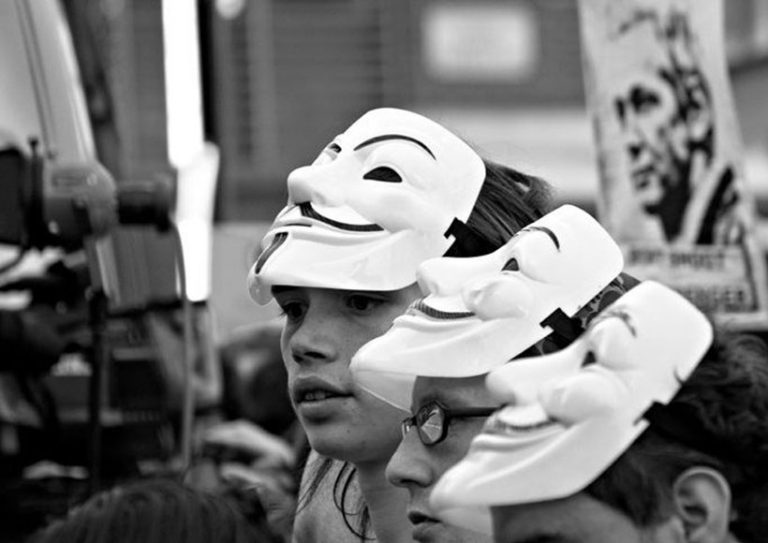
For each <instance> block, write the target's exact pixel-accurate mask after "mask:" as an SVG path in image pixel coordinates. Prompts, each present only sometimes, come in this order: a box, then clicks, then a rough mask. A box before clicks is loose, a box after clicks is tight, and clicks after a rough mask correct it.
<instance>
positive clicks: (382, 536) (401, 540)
mask: <svg viewBox="0 0 768 543" xmlns="http://www.w3.org/2000/svg"><path fill="white" fill-rule="evenodd" d="M356 467H357V477H358V481H359V483H360V491H361V492H362V493H363V497H364V498H365V503H366V504H368V511H369V513H370V515H371V525H372V526H373V531H374V532H375V533H376V539H377V541H378V542H379V543H406V542H407V543H411V542H412V541H413V538H412V536H411V523H410V522H408V517H407V504H408V492H407V491H406V490H405V489H403V488H398V487H396V486H393V485H391V484H390V483H389V482H388V481H387V479H386V477H385V476H384V470H385V468H386V467H387V463H386V462H383V463H382V462H376V463H370V464H357V465H356Z"/></svg>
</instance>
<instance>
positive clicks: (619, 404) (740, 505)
mask: <svg viewBox="0 0 768 543" xmlns="http://www.w3.org/2000/svg"><path fill="white" fill-rule="evenodd" d="M712 337H713V334H712V328H711V326H710V324H709V321H708V320H707V319H706V317H704V316H703V315H702V314H701V313H700V312H699V311H698V310H696V309H695V308H694V307H693V306H692V305H691V304H690V303H689V302H688V301H687V300H685V299H684V298H683V297H682V296H680V295H679V294H677V293H675V292H673V291H672V290H670V289H668V288H666V287H663V286H662V285H660V284H657V283H652V282H645V283H642V284H640V285H639V286H637V287H635V288H634V289H633V290H632V291H630V292H629V293H628V294H626V295H624V296H623V297H622V298H621V299H620V300H619V301H618V302H616V303H615V304H613V305H612V306H611V307H609V308H608V309H606V310H605V311H604V312H603V313H602V314H601V316H600V318H599V319H596V320H595V321H594V322H593V324H592V325H591V326H590V328H589V330H588V331H587V332H586V333H585V334H584V336H583V337H582V338H580V339H579V340H577V341H576V342H574V343H573V344H572V345H571V346H569V347H568V348H566V349H564V350H563V351H561V352H559V353H555V354H552V355H547V356H543V357H537V358H531V359H522V360H519V361H517V362H516V363H514V364H509V365H507V366H505V367H504V368H500V369H499V370H496V371H494V372H492V373H491V375H489V377H488V379H487V385H488V387H489V389H490V391H491V392H492V393H493V395H494V396H495V397H496V398H498V399H499V400H505V401H506V402H507V403H508V405H507V406H506V407H504V408H502V409H501V410H500V411H498V412H497V413H496V414H495V415H493V416H492V417H491V418H490V419H489V420H488V422H487V423H486V427H485V429H484V430H483V432H482V434H480V435H479V436H478V437H477V438H476V439H475V440H474V441H473V443H472V445H471V447H470V451H469V453H468V454H467V457H466V458H465V459H464V460H462V461H461V462H460V463H459V464H457V465H456V466H454V468H452V469H451V470H450V471H448V472H447V473H446V474H445V476H444V477H443V479H442V480H441V481H440V482H439V483H438V485H437V487H436V488H435V491H434V492H433V494H432V503H433V505H434V506H435V507H436V508H437V509H438V510H439V511H440V513H441V515H442V516H444V517H451V518H454V519H456V520H458V519H459V516H457V515H456V512H457V511H460V510H461V509H462V508H467V507H477V506H484V507H491V510H492V516H493V520H494V537H495V540H496V541H504V542H507V543H522V542H529V541H569V542H571V541H590V542H595V543H600V542H603V541H605V542H608V541H622V542H627V543H631V542H644V543H647V542H652V543H666V542H678V541H684V542H710V543H725V542H735V541H740V542H742V543H744V542H752V541H761V540H762V536H763V534H764V533H765V526H764V523H765V515H764V511H765V505H766V501H765V500H766V476H765V467H764V455H765V452H766V450H767V447H768V417H767V416H766V415H768V395H766V391H767V390H768V371H767V368H766V366H765V362H766V349H765V346H764V345H763V344H762V342H759V340H757V339H755V338H749V337H745V336H742V337H740V338H738V337H735V338H731V339H717V340H715V341H713V340H712Z"/></svg>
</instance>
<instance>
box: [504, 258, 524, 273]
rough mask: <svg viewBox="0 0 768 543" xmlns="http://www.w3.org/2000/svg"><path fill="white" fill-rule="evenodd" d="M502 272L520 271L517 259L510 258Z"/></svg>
mask: <svg viewBox="0 0 768 543" xmlns="http://www.w3.org/2000/svg"><path fill="white" fill-rule="evenodd" d="M501 270H502V271H520V264H519V263H518V262H517V259H516V258H510V259H509V260H507V263H506V264H504V267H503V268H501Z"/></svg>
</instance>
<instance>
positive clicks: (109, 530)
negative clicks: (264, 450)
mask: <svg viewBox="0 0 768 543" xmlns="http://www.w3.org/2000/svg"><path fill="white" fill-rule="evenodd" d="M246 514H248V518H246ZM171 541H179V542H184V543H209V542H214V541H215V542H216V543H277V541H278V539H277V538H276V537H275V536H274V535H272V534H271V533H270V532H269V529H268V528H267V524H266V517H265V516H264V511H263V510H261V509H259V511H257V512H254V511H248V512H246V511H242V510H240V508H239V507H237V506H236V504H235V502H234V501H233V500H230V499H229V498H225V497H224V496H222V495H218V494H211V493H206V492H203V491H198V490H195V489H192V488H190V487H187V486H185V485H183V484H182V483H180V482H177V481H173V480H170V479H147V480H140V481H134V482H131V483H127V484H125V485H120V486H116V487H114V488H113V489H111V490H107V491H104V492H101V493H99V494H96V495H94V496H92V497H91V498H89V499H88V500H87V501H86V502H85V503H83V504H81V505H79V506H77V507H75V508H73V509H72V510H71V511H70V512H69V513H68V515H67V516H66V517H64V518H63V519H60V520H57V521H54V522H53V523H52V524H51V525H49V526H48V527H47V528H45V529H44V530H42V531H41V532H40V533H38V534H36V535H35V536H33V537H32V538H31V539H30V543H64V542H66V543H169V542H171Z"/></svg>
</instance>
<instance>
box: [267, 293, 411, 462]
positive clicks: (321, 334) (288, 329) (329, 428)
mask: <svg viewBox="0 0 768 543" xmlns="http://www.w3.org/2000/svg"><path fill="white" fill-rule="evenodd" d="M273 294H274V296H275V300H276V301H277V303H278V305H279V306H280V307H281V309H282V310H283V312H284V313H285V316H286V320H285V326H284V328H283V334H282V338H281V349H282V354H283V361H284V362H285V367H286V370H287V372H288V390H289V393H290V397H291V402H292V403H293V406H294V408H295V410H296V414H297V415H298V418H299V420H300V422H301V424H302V426H303V427H304V430H305V431H306V433H307V437H308V439H309V443H310V445H311V446H312V448H313V449H315V450H316V451H317V452H318V453H320V454H322V455H326V456H330V457H333V458H337V459H341V460H347V461H350V462H354V463H361V462H367V461H382V460H385V459H386V458H388V457H389V455H390V454H391V453H392V451H393V450H394V448H395V447H396V445H397V442H398V441H399V439H400V429H399V422H400V420H401V419H402V418H403V416H404V413H403V412H402V411H400V410H398V409H396V408H394V407H392V406H390V405H389V404H387V403H385V402H383V401H381V400H379V399H377V398H375V397H374V396H372V395H370V394H369V393H367V392H365V391H364V390H362V389H360V388H359V387H358V386H357V385H356V384H355V383H354V381H353V380H352V375H351V373H350V372H349V362H350V359H351V358H352V355H353V354H354V353H355V352H356V351H357V350H358V349H359V348H360V347H361V346H362V345H363V344H364V343H366V342H368V341H370V340H371V339H373V338H375V337H377V336H379V335H381V334H383V333H384V332H385V331H386V330H387V329H388V328H389V326H390V325H391V324H392V320H393V319H394V318H395V317H397V316H398V315H400V314H401V313H402V312H403V311H405V309H406V308H407V307H408V305H409V304H410V303H411V302H412V301H413V300H415V299H416V298H417V297H418V296H419V295H420V293H419V289H418V287H417V286H416V285H412V286H410V287H406V288H404V289H401V290H397V291H391V292H368V291H348V290H331V289H320V288H304V287H282V286H276V287H274V288H273Z"/></svg>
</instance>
